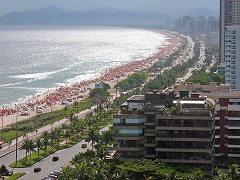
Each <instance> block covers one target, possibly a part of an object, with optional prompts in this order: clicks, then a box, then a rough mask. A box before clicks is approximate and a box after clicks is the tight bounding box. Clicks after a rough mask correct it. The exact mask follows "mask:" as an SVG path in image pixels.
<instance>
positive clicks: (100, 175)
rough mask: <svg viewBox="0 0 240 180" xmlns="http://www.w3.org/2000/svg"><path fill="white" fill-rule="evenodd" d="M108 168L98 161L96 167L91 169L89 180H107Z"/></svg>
mask: <svg viewBox="0 0 240 180" xmlns="http://www.w3.org/2000/svg"><path fill="white" fill-rule="evenodd" d="M107 169H108V167H107V166H106V164H105V163H104V162H103V161H98V162H97V163H96V166H94V168H92V171H91V172H92V173H91V179H94V180H107V179H108V178H107V172H108V170H107Z"/></svg>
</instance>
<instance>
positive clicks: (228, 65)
mask: <svg viewBox="0 0 240 180" xmlns="http://www.w3.org/2000/svg"><path fill="white" fill-rule="evenodd" d="M239 52H240V0H220V58H221V66H222V65H223V64H224V65H225V83H228V84H230V85H231V88H232V89H240V80H239V79H237V77H239V75H240V53H239Z"/></svg>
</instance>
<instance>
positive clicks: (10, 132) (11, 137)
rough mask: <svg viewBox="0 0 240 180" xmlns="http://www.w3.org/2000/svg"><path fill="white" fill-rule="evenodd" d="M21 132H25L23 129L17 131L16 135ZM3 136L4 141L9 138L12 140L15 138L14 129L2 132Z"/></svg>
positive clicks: (20, 134) (19, 134)
mask: <svg viewBox="0 0 240 180" xmlns="http://www.w3.org/2000/svg"><path fill="white" fill-rule="evenodd" d="M23 134H25V132H24V131H18V132H17V135H18V137H19V136H22V135H23ZM3 136H4V142H9V141H10V140H13V139H15V138H16V131H8V132H4V134H3Z"/></svg>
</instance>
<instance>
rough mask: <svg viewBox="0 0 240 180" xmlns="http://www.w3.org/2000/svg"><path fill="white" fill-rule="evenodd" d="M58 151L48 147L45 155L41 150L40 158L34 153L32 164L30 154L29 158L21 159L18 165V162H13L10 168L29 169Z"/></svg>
mask: <svg viewBox="0 0 240 180" xmlns="http://www.w3.org/2000/svg"><path fill="white" fill-rule="evenodd" d="M55 151H56V150H52V148H51V147H48V150H47V152H46V154H45V152H44V150H40V151H39V157H38V152H37V151H35V152H32V155H31V156H32V157H31V162H30V155H29V154H28V155H27V157H24V158H22V159H19V160H18V161H17V165H16V162H13V163H11V164H10V165H9V167H11V168H25V167H29V166H31V165H33V164H35V163H36V162H38V161H40V160H42V159H43V158H45V157H47V156H49V155H50V154H52V153H53V152H55Z"/></svg>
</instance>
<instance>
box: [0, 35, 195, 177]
mask: <svg viewBox="0 0 240 180" xmlns="http://www.w3.org/2000/svg"><path fill="white" fill-rule="evenodd" d="M193 47H194V43H193V42H192V41H191V38H188V46H187V48H186V49H185V50H184V52H183V55H182V56H180V59H177V60H175V61H174V63H173V64H172V67H174V66H176V65H178V64H181V63H182V62H184V61H187V60H188V59H190V58H191V57H192V56H191V54H192V53H193V51H192V50H193ZM168 69H171V67H168V68H166V69H164V70H168ZM125 76H126V75H125ZM125 76H121V77H120V78H121V80H123V79H125V78H126V77H127V76H126V77H125ZM118 80H119V79H118ZM106 83H109V84H110V85H111V87H113V86H114V85H115V84H116V83H117V80H115V79H114V80H110V81H108V82H106ZM86 95H87V94H86ZM48 108H53V109H52V110H53V111H54V110H56V109H55V107H50V106H48ZM61 108H62V107H61ZM89 112H90V110H85V111H82V112H80V113H78V115H79V118H82V117H83V116H84V115H86V114H87V113H89ZM64 123H69V120H67V119H62V120H60V121H58V122H55V123H54V124H50V125H47V126H45V127H42V128H39V129H38V130H37V132H36V131H35V132H33V133H28V138H31V139H32V138H35V137H37V136H39V135H40V134H41V133H43V132H44V131H50V130H51V129H54V128H56V127H58V126H60V125H61V124H64ZM25 138H26V137H25ZM23 140H24V137H19V138H18V145H19V144H20V142H21V141H23ZM82 143H83V141H81V142H80V143H78V145H77V148H76V147H73V149H72V150H71V151H74V152H75V153H76V152H79V151H80V150H81V151H82V150H83V149H81V148H80V147H81V146H80V145H81V144H82ZM15 145H16V141H15V140H13V141H12V144H11V145H10V146H9V145H8V144H5V145H4V147H3V148H2V150H0V162H1V164H5V165H7V166H8V165H9V164H10V163H12V162H14V161H15V152H14V151H15V149H16V146H15ZM85 150H86V149H85ZM64 152H65V154H68V153H69V150H64ZM24 156H25V151H23V150H18V159H20V158H22V157H24ZM49 159H50V160H49ZM43 161H44V162H39V163H37V164H34V165H33V166H31V167H30V168H28V169H25V170H24V171H32V169H33V167H37V166H39V165H40V164H45V165H44V167H45V166H46V169H48V171H49V170H50V168H53V167H51V166H52V165H49V164H46V163H49V162H51V158H45V159H44V160H43ZM48 161H49V162H48ZM64 162H67V161H66V160H64ZM68 162H69V161H68ZM51 163H52V162H51ZM63 165H66V164H65V163H63V162H62V163H60V164H59V165H58V166H60V167H61V166H63ZM55 166H56V164H54V168H55V169H56V167H57V166H56V167H55ZM20 171H23V170H22V169H15V170H14V172H20ZM30 174H33V173H32V172H30V173H29V177H30ZM31 176H32V175H31ZM24 177H25V176H24ZM23 179H24V178H23Z"/></svg>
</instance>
